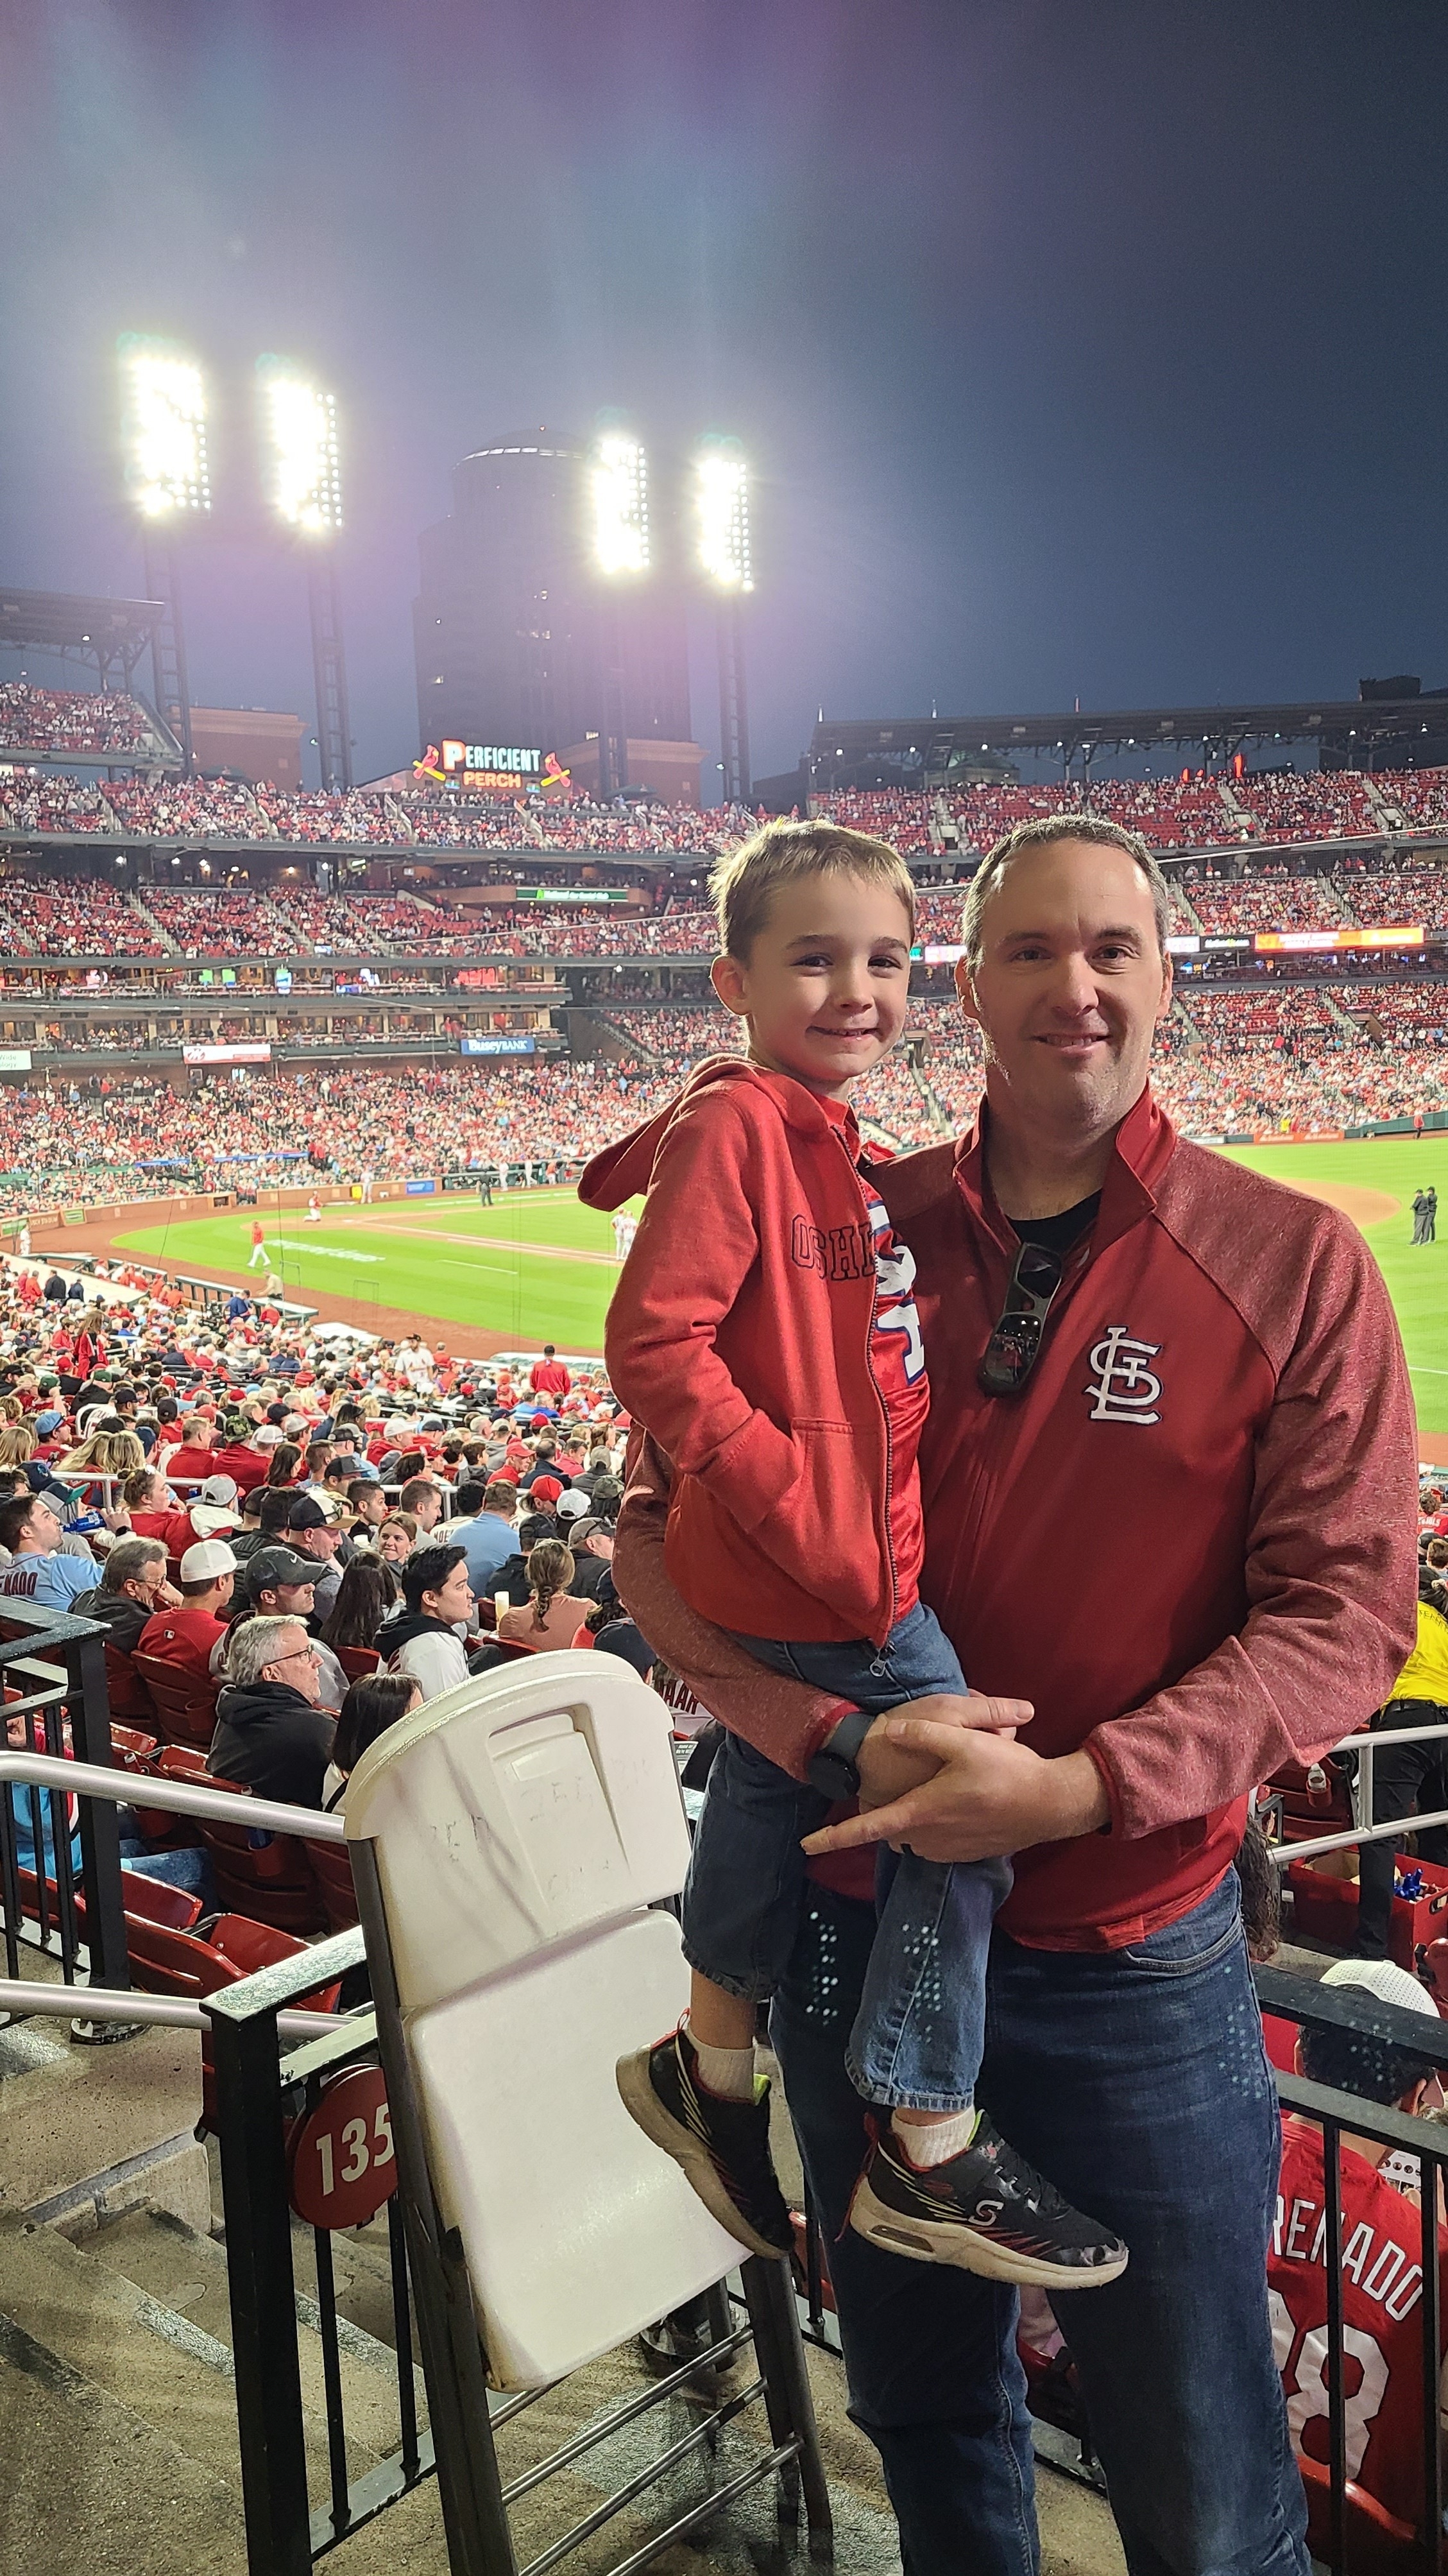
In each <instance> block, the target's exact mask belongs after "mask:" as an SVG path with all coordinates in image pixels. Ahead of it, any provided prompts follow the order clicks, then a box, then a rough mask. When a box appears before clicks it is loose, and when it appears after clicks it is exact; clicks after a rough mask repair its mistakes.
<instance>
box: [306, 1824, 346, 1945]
mask: <svg viewBox="0 0 1448 2576" xmlns="http://www.w3.org/2000/svg"><path fill="white" fill-rule="evenodd" d="M307 1857H308V1859H309V1860H310V1862H311V1864H312V1868H313V1870H314V1871H315V1873H316V1879H317V1885H318V1886H319V1887H320V1889H321V1891H322V1903H323V1904H324V1905H325V1907H326V1909H327V1922H328V1924H329V1926H330V1928H331V1930H332V1931H334V1932H347V1931H350V1930H351V1927H352V1925H353V1924H354V1923H355V1922H356V1920H357V1891H356V1889H355V1888H354V1886H353V1884H352V1863H351V1859H350V1858H349V1856H348V1851H347V1846H346V1844H345V1843H309V1844H308V1845H307Z"/></svg>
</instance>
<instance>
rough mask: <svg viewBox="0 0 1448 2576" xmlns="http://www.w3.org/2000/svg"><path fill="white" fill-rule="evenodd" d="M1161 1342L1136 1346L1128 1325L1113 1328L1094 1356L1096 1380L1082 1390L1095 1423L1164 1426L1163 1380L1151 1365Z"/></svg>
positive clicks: (1139, 1343)
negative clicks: (1157, 1408) (1161, 1410)
mask: <svg viewBox="0 0 1448 2576" xmlns="http://www.w3.org/2000/svg"><path fill="white" fill-rule="evenodd" d="M1160 1349H1161V1344H1160V1342H1134V1341H1133V1340H1132V1338H1131V1335H1130V1334H1129V1333H1128V1331H1127V1329H1126V1326H1125V1325H1124V1324H1109V1325H1108V1326H1107V1328H1106V1331H1105V1332H1104V1333H1103V1334H1102V1336H1101V1339H1100V1341H1099V1342H1098V1343H1097V1344H1096V1347H1095V1349H1094V1350H1093V1351H1092V1353H1091V1366H1092V1368H1093V1369H1094V1370H1095V1372H1096V1374H1095V1376H1094V1377H1092V1378H1090V1379H1089V1380H1088V1381H1087V1384H1086V1385H1085V1386H1084V1387H1083V1388H1082V1390H1081V1391H1082V1393H1083V1395H1089V1396H1090V1398H1091V1420H1092V1421H1093V1422H1141V1423H1147V1422H1160V1420H1161V1415H1160V1414H1159V1413H1158V1412H1157V1410H1156V1407H1157V1405H1158V1404H1159V1403H1160V1402H1161V1379H1160V1378H1159V1377H1158V1376H1157V1374H1156V1371H1155V1369H1153V1368H1150V1367H1148V1365H1147V1363H1148V1361H1150V1360H1154V1359H1155V1358H1156V1355H1157V1353H1158V1351H1159V1350H1160Z"/></svg>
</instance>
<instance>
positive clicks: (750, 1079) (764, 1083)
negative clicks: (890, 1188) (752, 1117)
mask: <svg viewBox="0 0 1448 2576" xmlns="http://www.w3.org/2000/svg"><path fill="white" fill-rule="evenodd" d="M729 1082H747V1083H751V1084H753V1085H754V1086H755V1087H756V1088H757V1089H758V1090H760V1091H763V1092H766V1093H767V1094H768V1095H769V1097H770V1098H771V1099H772V1100H773V1102H774V1104H775V1106H776V1108H777V1109H778V1111H779V1113H780V1116H781V1118H782V1119H783V1120H784V1123H785V1125H786V1126H787V1127H798V1128H801V1129H803V1130H804V1132H805V1133H806V1134H811V1135H822V1136H823V1135H828V1133H829V1132H830V1121H829V1119H828V1118H827V1117H826V1116H825V1113H824V1111H823V1109H822V1108H821V1107H820V1104H819V1102H818V1101H817V1100H816V1098H815V1096H814V1093H813V1092H812V1091H810V1090H809V1089H808V1088H807V1087H806V1085H805V1084H804V1083H802V1082H796V1081H795V1080H794V1078H793V1076H792V1075H791V1074H788V1073H770V1072H767V1071H766V1070H765V1068H764V1067H763V1066H762V1065H757V1064H750V1063H749V1061H748V1059H747V1058H746V1057H744V1056H742V1055H711V1056H707V1057H706V1058H705V1060H704V1062H703V1063H702V1064H696V1065H695V1067H694V1070H693V1072H692V1073H691V1074H690V1076H689V1078H688V1081H687V1082H686V1083H685V1085H684V1088H683V1090H682V1091H681V1092H680V1093H679V1096H678V1098H677V1100H673V1101H671V1102H670V1104H669V1106H668V1108H667V1109H661V1110H660V1111H659V1114H658V1116H657V1117H656V1118H650V1119H649V1120H648V1122H647V1124H646V1125H644V1126H642V1127H635V1128H634V1130H633V1132H632V1134H631V1135H628V1136H623V1137H620V1139H619V1141H618V1143H617V1144H616V1145H605V1147H604V1149H603V1152H602V1153H601V1154H595V1155H594V1157H593V1160H592V1162H591V1163H589V1164H588V1165H587V1166H586V1168H585V1170H584V1173H583V1176H582V1178H581V1180H580V1181H579V1184H578V1195H579V1197H580V1198H581V1199H582V1201H583V1203H584V1206H585V1207H596V1208H604V1209H609V1208H616V1207H622V1206H623V1205H624V1203H625V1201H626V1200H628V1199H631V1198H637V1197H640V1196H642V1195H643V1194H644V1193H646V1192H647V1190H648V1187H649V1183H650V1182H651V1180H652V1179H653V1176H654V1162H655V1158H656V1156H657V1154H658V1150H659V1147H660V1145H661V1144H662V1143H663V1141H664V1138H665V1136H666V1135H667V1133H668V1131H669V1129H670V1127H671V1126H672V1125H673V1122H674V1120H675V1119H676V1118H678V1117H681V1116H682V1115H683V1114H684V1112H685V1111H686V1110H687V1109H688V1108H689V1106H690V1104H691V1103H692V1102H693V1101H695V1100H697V1099H698V1097H699V1095H700V1094H701V1092H706V1091H717V1090H719V1089H720V1088H721V1086H722V1085H723V1084H725V1083H729Z"/></svg>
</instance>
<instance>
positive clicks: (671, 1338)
mask: <svg viewBox="0 0 1448 2576" xmlns="http://www.w3.org/2000/svg"><path fill="white" fill-rule="evenodd" d="M639 1191H645V1192H647V1198H646V1202H645V1206H644V1212H643V1215H642V1217H641V1218H640V1220H639V1227H638V1233H637V1235H636V1237H635V1240H634V1245H633V1249H632V1251H631V1253H630V1254H629V1257H628V1260H627V1261H626V1263H625V1264H624V1268H623V1272H622V1275H621V1277H620V1279H619V1284H618V1287H617V1289H616V1291H615V1293H614V1299H613V1304H612V1306H611V1307H610V1309H609V1316H608V1326H607V1332H606V1339H605V1352H606V1357H607V1362H608V1373H609V1378H610V1380H611V1382H612V1385H613V1389H614V1392H615V1394H616V1395H617V1396H618V1397H619V1399H620V1400H621V1402H622V1403H623V1405H624V1406H625V1408H626V1410H627V1411H628V1412H629V1413H631V1414H632V1415H633V1416H634V1418H635V1420H636V1421H640V1422H644V1423H646V1424H647V1425H648V1428H649V1431H650V1433H651V1435H652V1437H653V1438H654V1439H655V1440H656V1441H657V1442H658V1444H659V1447H660V1448H661V1449H663V1450H664V1451H665V1452H666V1453H667V1455H668V1458H669V1460H670V1462H671V1464H672V1467H673V1471H674V1472H673V1489H672V1494H671V1498H670V1505H669V1525H668V1534H667V1538H666V1542H665V1551H666V1553H665V1562H666V1563H667V1565H668V1568H669V1572H670V1575H671V1576H672V1578H673V1580H674V1581H675V1582H676V1583H677V1584H678V1585H679V1588H680V1590H681V1591H682V1592H684V1593H685V1595H686V1597H687V1599H688V1600H689V1602H690V1604H691V1606H692V1607H693V1608H694V1609H695V1610H697V1611H699V1612H700V1613H702V1615H703V1616H704V1617H705V1618H707V1619H714V1620H717V1621H718V1623H719V1625H720V1626H721V1627H723V1628H737V1629H742V1630H743V1631H744V1632H745V1633H746V1634H748V1635H750V1636H756V1637H789V1638H796V1639H799V1640H800V1641H801V1642H804V1641H811V1642H813V1641H819V1640H826V1641H843V1640H846V1639H850V1638H855V1637H869V1638H871V1639H872V1640H873V1641H874V1643H876V1644H877V1645H883V1643H884V1641H885V1639H886V1638H887V1637H888V1635H889V1633H890V1630H891V1629H892V1627H893V1626H894V1624H895V1621H896V1618H897V1617H898V1615H899V1609H898V1607H897V1602H898V1599H899V1584H898V1582H897V1576H896V1568H895V1564H894V1561H893V1558H892V1554H891V1546H890V1500H891V1454H890V1450H891V1444H890V1436H889V1427H888V1421H887V1416H886V1408H885V1404H884V1401H883V1399H882V1397H881V1394H880V1390H879V1387H878V1385H877V1383H876V1380H875V1377H874V1374H873V1372H872V1369H871V1366H870V1334H871V1328H872V1324H873V1321H874V1313H875V1284H876V1273H875V1251H874V1240H873V1236H872V1233H871V1228H870V1223H869V1219H868V1218H867V1216H866V1214H865V1209H864V1203H863V1199H862V1197H861V1191H860V1183H859V1180H858V1178H857V1175H856V1171H855V1167H854V1164H853V1163H852V1161H851V1159H850V1150H849V1147H848V1145H847V1144H846V1141H845V1138H844V1135H843V1133H842V1132H841V1129H840V1128H839V1126H838V1125H837V1124H836V1123H835V1122H834V1121H833V1120H832V1119H830V1118H829V1117H828V1116H827V1115H826V1113H825V1111H824V1109H823V1108H822V1107H821V1105H820V1103H819V1101H818V1100H816V1099H815V1097H814V1094H813V1093H812V1092H811V1091H809V1090H807V1089H806V1087H805V1085H804V1084H803V1083H802V1082H795V1081H792V1080H791V1078H790V1077H789V1075H788V1074H782V1073H768V1072H765V1071H763V1070H762V1069H761V1068H760V1067H759V1066H757V1065H752V1064H747V1063H746V1062H745V1061H744V1060H743V1058H742V1057H736V1056H717V1057H712V1058H711V1059H710V1060H709V1061H708V1062H707V1063H705V1064H701V1065H699V1066H698V1067H697V1068H696V1069H695V1071H694V1073H693V1074H692V1075H691V1076H690V1078H689V1080H688V1082H687V1083H686V1084H685V1086H684V1089H683V1090H682V1092H681V1093H680V1095H679V1097H678V1099H677V1100H676V1101H675V1102H674V1103H673V1105H672V1106H671V1107H670V1108H668V1109H666V1110H663V1111H662V1112H661V1113H660V1115H659V1116H658V1117H657V1118H654V1119H651V1120H650V1122H649V1124H648V1125H647V1126H645V1127H640V1128H638V1129H636V1130H635V1132H634V1134H633V1135H631V1136H626V1137H625V1138H624V1139H623V1141H622V1142H621V1143H620V1144H617V1145H611V1146H609V1147H608V1148H607V1149H606V1151H605V1152H603V1153H602V1154H597V1155H595V1157H594V1159H593V1161H592V1162H591V1163H590V1164H589V1166H588V1168H587V1170H586V1171H585V1173H584V1175H583V1178H582V1180H581V1181H580V1182H579V1184H578V1195H579V1197H580V1198H581V1199H583V1200H584V1201H585V1202H586V1203H587V1205H588V1206H589V1207H598V1208H615V1207H618V1206H620V1205H621V1204H622V1203H623V1201H624V1200H626V1199H630V1198H632V1197H634V1195H635V1194H636V1193H637V1192H639ZM907 1606H908V1605H907Z"/></svg>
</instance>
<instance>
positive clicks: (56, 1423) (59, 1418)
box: [35, 1410, 65, 1440]
mask: <svg viewBox="0 0 1448 2576" xmlns="http://www.w3.org/2000/svg"><path fill="white" fill-rule="evenodd" d="M64 1420H65V1415H64V1414H63V1413H56V1412H55V1411H54V1410H52V1411H50V1412H48V1413H37V1415H36V1417H35V1428H36V1430H37V1431H38V1432H39V1434H40V1437H41V1439H42V1440H48V1439H49V1438H50V1435H51V1433H52V1431H58V1430H59V1429H60V1426H61V1424H62V1422H63V1421H64Z"/></svg>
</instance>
